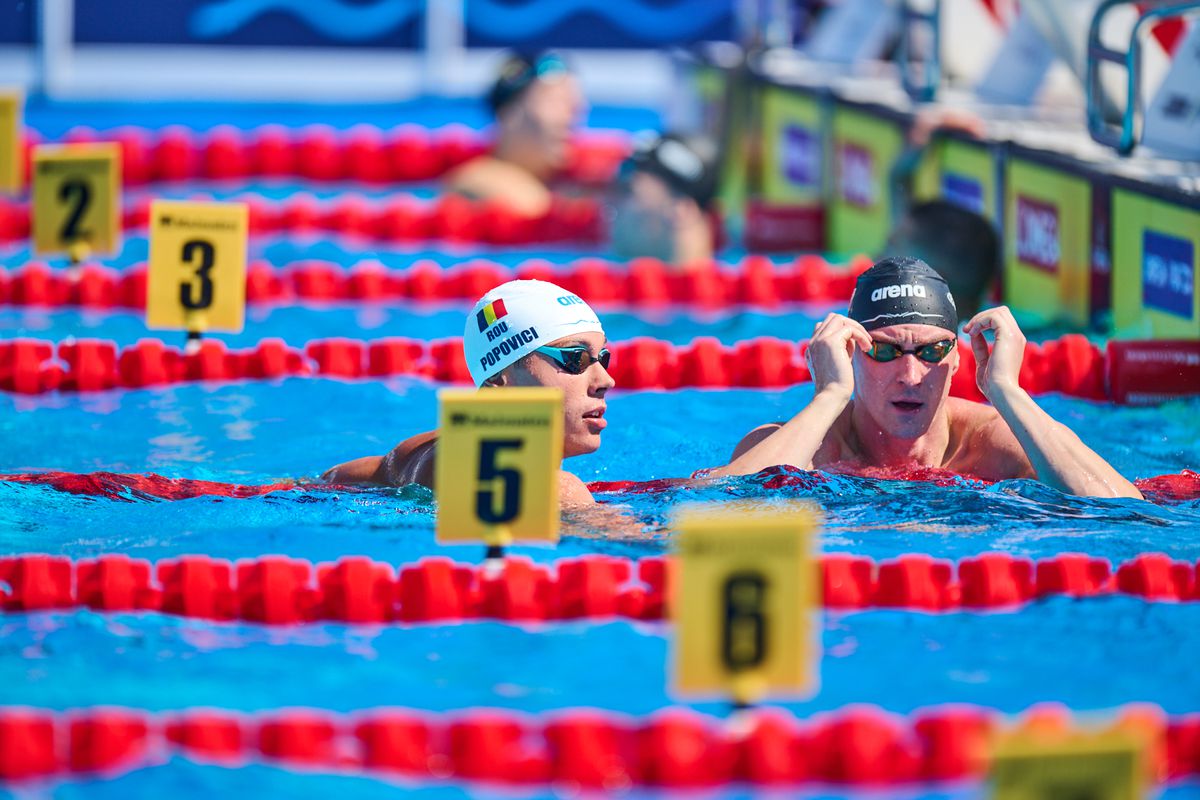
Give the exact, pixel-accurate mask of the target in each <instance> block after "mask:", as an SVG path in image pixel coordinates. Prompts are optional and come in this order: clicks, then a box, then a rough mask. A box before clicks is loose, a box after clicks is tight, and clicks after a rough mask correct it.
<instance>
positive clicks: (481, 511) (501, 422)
mask: <svg viewBox="0 0 1200 800" xmlns="http://www.w3.org/2000/svg"><path fill="white" fill-rule="evenodd" d="M438 400H439V402H440V403H441V420H440V423H439V426H438V443H437V464H436V468H435V469H436V474H435V475H434V486H435V487H436V488H437V501H438V519H437V538H438V541H439V542H443V543H452V542H481V541H482V542H484V543H486V544H489V545H505V544H508V543H510V542H512V541H514V540H517V541H542V542H555V541H557V540H558V517H559V512H558V470H559V468H560V466H561V465H562V446H563V417H562V415H563V411H562V403H563V400H562V392H561V391H559V390H558V389H549V388H547V389H542V388H524V387H505V388H498V389H484V390H481V391H476V390H471V389H443V390H442V391H441V392H439V393H438Z"/></svg>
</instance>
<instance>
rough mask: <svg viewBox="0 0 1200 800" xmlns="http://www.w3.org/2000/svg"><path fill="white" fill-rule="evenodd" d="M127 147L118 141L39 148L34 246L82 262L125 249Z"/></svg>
mask: <svg viewBox="0 0 1200 800" xmlns="http://www.w3.org/2000/svg"><path fill="white" fill-rule="evenodd" d="M120 175H121V151H120V149H119V148H118V146H117V145H116V144H114V143H111V142H108V143H100V144H72V145H42V146H41V147H37V148H35V149H34V151H33V247H34V250H35V251H36V252H37V253H38V254H39V255H54V254H58V253H70V254H71V256H72V257H73V258H74V260H76V261H80V260H82V259H84V258H86V257H88V256H90V255H95V254H98V253H115V252H116V251H118V250H120V249H121V203H120V192H121V187H120V180H121V179H120Z"/></svg>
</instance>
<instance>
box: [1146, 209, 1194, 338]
mask: <svg viewBox="0 0 1200 800" xmlns="http://www.w3.org/2000/svg"><path fill="white" fill-rule="evenodd" d="M1195 263H1196V261H1195V249H1194V247H1193V245H1192V243H1191V242H1190V241H1188V240H1187V239H1180V238H1179V237H1177V236H1170V235H1168V234H1165V233H1160V232H1158V231H1150V230H1148V231H1145V232H1144V233H1143V234H1142V303H1143V304H1144V305H1145V306H1146V307H1147V308H1154V309H1157V310H1159V311H1165V312H1167V313H1168V314H1175V315H1177V316H1180V317H1183V318H1184V319H1192V317H1193V314H1194V311H1195V291H1196V273H1195V268H1194V267H1195Z"/></svg>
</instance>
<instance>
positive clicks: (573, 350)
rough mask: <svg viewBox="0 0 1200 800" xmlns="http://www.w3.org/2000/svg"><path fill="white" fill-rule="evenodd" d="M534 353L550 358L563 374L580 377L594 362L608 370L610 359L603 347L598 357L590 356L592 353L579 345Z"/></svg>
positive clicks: (546, 348)
mask: <svg viewBox="0 0 1200 800" xmlns="http://www.w3.org/2000/svg"><path fill="white" fill-rule="evenodd" d="M533 352H535V353H542V354H543V355H545V356H548V357H549V358H551V359H552V360H553V361H554V363H556V364H558V365H559V366H560V367H562V368H563V371H564V372H569V373H571V374H572V375H582V374H583V373H584V372H586V371H587V369H588V367H590V366H591V365H592V364H595V363H596V362H600V366H602V367H604V368H605V369H608V362H609V361H610V360H611V359H612V353H611V352H609V350H608V348H607V347H605V348H603V349H602V350H601V351H600V354H599V355H595V356H594V355H592V351H591V350H588V349H587V348H586V347H582V346H579V345H576V346H573V347H550V346H549V345H547V346H545V347H539V348H538V349H536V350H534V351H533Z"/></svg>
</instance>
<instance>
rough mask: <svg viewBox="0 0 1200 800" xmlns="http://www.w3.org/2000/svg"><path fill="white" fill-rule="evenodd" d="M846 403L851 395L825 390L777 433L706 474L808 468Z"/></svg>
mask: <svg viewBox="0 0 1200 800" xmlns="http://www.w3.org/2000/svg"><path fill="white" fill-rule="evenodd" d="M849 403H850V396H849V395H848V394H847V393H845V392H843V391H840V390H837V389H826V390H823V391H820V392H818V393H817V394H816V396H815V397H813V399H812V402H810V403H809V404H808V405H807V406H805V407H804V408H803V409H802V410H801V411H800V413H798V414H796V416H794V417H792V418H791V419H790V420H788V421H787V422H785V423H784V424H783V425H782V426H780V427H779V429H778V430H776V431H774V432H773V433H771V434H770V435H769V436H767V437H766V438H765V439H763V440H762V441H761V442H759V443H758V444H756V445H754V446H753V447H751V448H750V449H749V450H747V451H746V452H744V453H742V454H741V455H739V456H738V457H737V458H735V459H733V460H732V461H730V462H729V463H728V464H727V465H725V466H724V467H718V468H717V469H714V470H712V471H711V472H709V475H711V476H713V477H723V476H728V475H752V474H754V473H756V472H761V471H762V470H764V469H766V468H767V467H775V466H778V465H780V464H789V465H791V466H794V467H800V468H801V469H811V468H812V460H813V456H814V455H816V453H817V450H819V449H820V447H821V443H822V442H824V441H825V436H826V434H828V433H829V429H830V428H831V427H833V423H834V422H836V421H837V418H838V417H839V416H841V413H842V412H843V411H845V410H846V406H847V405H849Z"/></svg>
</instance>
